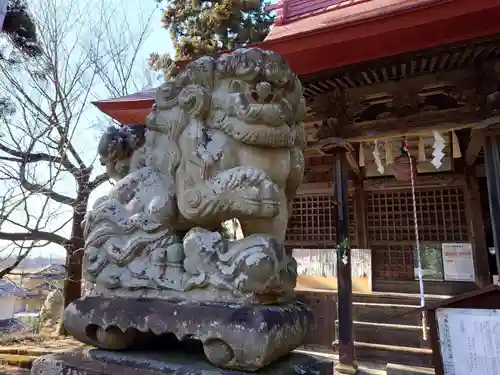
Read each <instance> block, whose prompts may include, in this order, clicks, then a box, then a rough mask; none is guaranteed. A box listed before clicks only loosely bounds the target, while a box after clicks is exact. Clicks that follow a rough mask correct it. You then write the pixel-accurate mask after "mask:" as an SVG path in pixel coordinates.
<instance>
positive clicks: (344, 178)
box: [333, 147, 357, 374]
mask: <svg viewBox="0 0 500 375" xmlns="http://www.w3.org/2000/svg"><path fill="white" fill-rule="evenodd" d="M334 168H335V169H334V171H333V186H334V189H335V190H334V195H335V198H336V201H337V218H336V240H337V280H338V320H339V330H338V337H339V347H338V349H339V364H338V365H337V366H336V367H335V373H336V374H356V373H357V366H356V363H355V354H354V337H353V318H352V275H351V246H350V243H349V199H348V188H347V183H348V162H347V154H346V150H345V147H344V148H339V149H337V150H336V155H335V167H334Z"/></svg>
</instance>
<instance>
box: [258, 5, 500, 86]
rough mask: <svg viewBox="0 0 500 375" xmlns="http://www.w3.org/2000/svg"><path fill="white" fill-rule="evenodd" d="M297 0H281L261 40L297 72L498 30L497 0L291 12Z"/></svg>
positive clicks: (323, 69)
mask: <svg viewBox="0 0 500 375" xmlns="http://www.w3.org/2000/svg"><path fill="white" fill-rule="evenodd" d="M297 1H299V0H283V4H282V9H281V25H275V26H274V27H273V29H272V30H271V32H270V33H269V35H268V37H267V38H266V40H265V41H264V42H263V43H261V45H260V46H261V47H262V48H265V49H270V50H273V51H276V52H278V53H280V54H281V55H282V56H283V57H285V58H286V59H287V61H288V63H289V65H290V66H291V68H292V69H293V70H294V71H295V72H296V73H297V74H298V75H299V76H304V75H308V74H311V73H315V72H320V71H325V70H328V69H333V68H338V67H342V66H346V65H350V64H356V63H360V62H363V61H371V60H375V59H378V58H382V57H387V56H393V55H397V54H401V53H407V52H411V51H418V50H423V49H427V48H431V47H436V46H440V45H445V44H450V43H455V42H461V41H466V40H470V39H475V38H482V37H486V36H491V35H495V34H498V33H500V22H498V19H500V18H499V17H500V1H499V0H350V1H342V2H336V1H334V0H329V2H328V1H327V0H324V3H323V8H322V9H321V8H314V7H313V6H312V5H311V7H310V8H309V13H307V12H305V10H306V9H305V8H304V9H302V10H300V9H296V8H290V9H292V10H293V9H295V13H291V14H287V9H288V8H287V4H289V5H290V4H295V2H297ZM305 2H306V1H304V3H305ZM318 2H319V0H312V1H311V2H307V3H313V4H318ZM327 4H330V5H327ZM299 10H300V12H299ZM278 13H279V12H278ZM290 17H294V19H295V20H294V21H293V22H290Z"/></svg>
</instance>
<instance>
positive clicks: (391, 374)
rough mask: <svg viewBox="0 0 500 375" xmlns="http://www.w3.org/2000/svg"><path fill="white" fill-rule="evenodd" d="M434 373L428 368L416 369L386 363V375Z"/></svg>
mask: <svg viewBox="0 0 500 375" xmlns="http://www.w3.org/2000/svg"><path fill="white" fill-rule="evenodd" d="M434 374H435V371H434V369H433V368H430V367H416V366H405V365H398V364H395V363H388V364H387V367H386V375H434Z"/></svg>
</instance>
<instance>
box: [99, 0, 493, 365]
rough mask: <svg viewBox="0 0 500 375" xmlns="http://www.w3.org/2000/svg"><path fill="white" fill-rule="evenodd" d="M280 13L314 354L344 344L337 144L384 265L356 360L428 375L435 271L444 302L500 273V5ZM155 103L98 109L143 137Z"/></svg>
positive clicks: (389, 3)
mask: <svg viewBox="0 0 500 375" xmlns="http://www.w3.org/2000/svg"><path fill="white" fill-rule="evenodd" d="M273 10H274V11H275V12H276V14H277V19H276V24H275V26H274V28H273V29H272V30H271V32H270V34H269V35H268V37H267V38H266V40H265V41H264V42H262V43H261V44H259V45H258V47H260V48H263V49H268V50H273V51H276V52H278V53H279V54H281V55H282V56H283V57H284V58H285V59H286V60H287V61H288V63H289V65H290V66H291V68H292V69H293V70H294V71H295V72H296V73H297V74H298V76H299V78H300V80H301V82H302V84H303V87H304V96H305V97H306V100H307V116H306V121H305V126H306V131H307V141H308V145H307V150H306V172H305V177H304V182H303V184H302V186H301V188H300V191H299V194H298V197H297V198H296V201H295V203H294V205H293V214H292V217H291V219H290V222H289V227H288V232H287V239H286V246H287V247H288V248H290V250H291V251H293V252H294V253H296V254H298V255H299V256H298V258H299V263H300V260H301V259H302V260H303V261H304V262H306V261H307V262H309V263H308V267H310V268H314V267H316V266H318V265H316V266H314V265H313V263H314V259H316V261H318V262H319V263H321V264H322V265H320V267H323V268H322V270H323V271H321V272H323V274H321V272H319V273H318V272H316V271H314V272H312V273H311V272H309V273H308V271H307V270H306V271H304V272H303V274H302V275H301V276H302V277H303V278H302V284H301V280H300V278H299V286H301V287H302V290H301V291H300V293H301V295H302V298H304V300H306V301H308V303H309V304H311V305H312V306H313V307H314V309H315V314H316V317H317V319H318V329H317V331H316V332H313V333H312V334H311V336H310V338H309V342H308V343H309V344H310V346H311V347H315V348H317V347H323V348H324V349H325V350H331V348H332V342H334V341H335V340H336V337H335V330H336V324H338V322H336V314H337V313H336V311H334V310H335V298H336V297H335V295H336V286H335V282H334V279H335V277H336V275H335V272H333V271H332V273H331V274H329V273H328V272H327V271H325V264H326V263H327V262H328V261H329V260H328V259H329V258H328V256H326V255H328V254H333V253H334V252H333V249H335V247H336V246H337V241H336V235H335V220H336V217H335V215H336V202H335V196H334V191H333V179H334V176H333V173H334V171H333V165H334V160H335V155H333V154H332V153H331V149H332V147H331V144H332V140H334V139H338V138H341V139H343V140H345V141H347V142H348V144H349V145H350V148H349V151H348V153H347V160H348V162H349V163H348V164H349V167H350V170H349V184H348V185H349V186H348V192H349V194H348V198H349V224H350V225H349V228H350V229H349V237H350V246H351V248H353V249H360V250H363V249H365V250H366V251H367V252H366V253H363V254H367V257H368V260H366V262H367V264H369V269H367V270H364V271H363V272H361V273H362V275H358V276H359V279H360V280H361V279H363V277H365V278H368V279H369V280H368V282H367V284H366V285H364V284H363V283H362V282H360V283H361V284H363V285H361V284H360V285H359V286H357V284H356V283H355V282H354V281H353V285H354V287H353V292H354V296H353V304H354V305H353V314H354V320H355V322H354V340H355V346H356V353H357V354H356V355H357V356H358V355H359V356H361V357H367V358H379V359H380V358H382V359H383V357H384V355H388V354H387V353H392V354H394V353H399V355H400V358H401V362H403V363H416V364H419V365H426V364H428V363H430V362H429V361H430V349H429V346H428V345H427V344H426V343H425V342H423V341H422V338H421V330H420V327H419V324H420V323H419V320H418V316H417V317H416V320H415V318H410V317H402V316H399V318H398V317H397V316H398V314H397V312H398V311H400V310H401V311H403V310H404V308H405V306H406V307H412V306H413V307H415V306H417V307H418V305H419V303H420V302H419V298H420V294H421V292H422V288H421V286H420V285H419V272H420V273H421V276H422V279H423V292H424V293H425V296H426V298H428V299H430V300H439V299H440V298H442V296H449V295H456V294H460V293H464V292H467V291H471V290H474V289H477V288H479V287H482V286H485V285H488V284H491V283H492V281H493V279H492V278H493V276H494V275H498V270H497V268H498V267H497V260H496V257H495V250H494V249H495V247H497V248H498V236H499V234H500V229H499V230H496V229H495V228H496V227H498V226H499V225H500V204H499V202H498V198H499V196H498V195H495V194H498V191H499V185H498V179H499V178H500V177H499V175H498V174H497V177H495V173H500V170H498V169H494V167H495V165H496V164H495V163H496V161H498V166H497V168H500V160H499V154H498V150H499V148H498V137H497V135H498V131H497V130H495V126H496V125H497V123H500V119H499V118H497V117H496V116H497V110H498V109H500V91H499V90H500V85H499V82H500V81H499V77H500V22H499V21H498V20H500V0H488V1H479V0H476V1H471V0H281V2H279V3H278V4H276V5H274V6H273ZM153 100H154V90H151V91H147V92H143V93H139V94H135V95H132V96H129V97H123V98H116V99H109V100H105V101H101V102H97V103H95V104H96V105H97V106H98V108H99V109H100V110H102V111H103V112H104V113H107V114H108V115H110V116H111V117H113V118H115V119H116V120H118V121H119V122H121V123H123V124H142V123H144V121H145V118H146V116H147V115H148V113H149V112H150V109H151V105H152V103H153ZM406 148H407V150H408V151H409V154H410V155H411V157H412V159H409V158H408V155H407V154H406V153H405V152H404V151H405V149H406ZM402 149H403V150H402ZM410 160H412V163H410ZM410 167H411V168H410ZM411 171H413V172H414V173H413V178H411V177H412V174H411ZM495 171H496V172H495ZM495 196H496V201H495ZM492 199H493V201H492ZM415 214H416V215H415ZM415 217H416V221H415ZM417 244H418V246H419V249H420V258H421V262H420V263H421V267H420V270H419V267H418V261H417V255H416V254H417V252H416V250H417ZM304 254H307V255H304ZM325 254H326V255H325ZM352 254H354V251H353V253H352ZM360 254H361V253H360ZM353 256H354V255H353ZM307 257H309V260H307V259H306V258H307ZM335 261H336V260H335ZM363 262H365V261H364V260H360V261H359V262H358V263H359V264H355V263H354V260H353V265H352V267H353V268H355V267H361V266H360V264H361V263H363ZM299 265H300V264H299ZM364 266H365V268H366V264H364ZM304 267H305V266H304ZM304 267H303V270H304ZM306 268H307V267H306ZM353 272H354V271H353ZM353 277H354V276H353ZM321 278H324V279H325V280H324V281H322V279H321ZM329 278H330V279H329ZM332 280H333V281H332ZM353 280H354V279H353ZM322 283H323V284H322ZM322 285H323V286H322ZM356 288H357V289H359V290H356ZM389 310H390V312H391V313H392V315H391V314H389V312H388V311H389ZM384 314H385V315H384ZM390 317H392V320H391V319H389V318H390ZM384 319H385V320H384ZM411 319H414V320H411ZM410 320H411V321H410ZM394 325H398V326H405V327H406V328H404V329H403V328H401V327H399V328H398V327H395V326H394ZM381 327H382V328H381ZM408 327H410V328H408ZM412 327H413V328H412ZM380 329H383V330H384V332H386V333H387V334H386V335H380V332H381V331H380ZM382 336H384V337H382ZM377 345H378V346H377ZM398 348H406V349H404V350H403V349H401V350H400V349H398ZM408 348H409V349H408ZM384 353H385V354H384ZM392 354H391V355H392Z"/></svg>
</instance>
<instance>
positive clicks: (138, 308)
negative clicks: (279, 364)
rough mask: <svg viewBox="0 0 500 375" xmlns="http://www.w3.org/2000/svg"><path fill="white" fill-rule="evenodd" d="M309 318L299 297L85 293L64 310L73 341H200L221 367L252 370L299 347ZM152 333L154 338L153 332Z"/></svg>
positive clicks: (120, 344)
mask: <svg viewBox="0 0 500 375" xmlns="http://www.w3.org/2000/svg"><path fill="white" fill-rule="evenodd" d="M312 322H313V316H312V313H311V311H310V310H309V309H308V308H307V307H306V306H305V305H304V304H302V303H300V302H290V303H288V304H283V305H277V306H265V305H236V304H228V303H200V302H178V301H167V300H153V299H127V298H105V297H86V298H82V299H79V300H77V301H74V302H73V303H72V304H70V305H69V306H68V308H67V309H66V311H65V313H64V326H65V328H66V329H67V330H68V332H69V333H71V334H72V335H73V336H74V337H75V338H76V339H77V340H79V341H81V342H83V343H86V344H90V345H95V346H97V347H99V348H102V349H111V350H123V349H127V348H132V347H141V348H143V347H145V346H146V344H147V343H152V342H155V345H161V344H162V342H165V341H168V338H170V339H171V338H172V335H175V337H176V338H177V339H178V340H180V341H181V342H182V341H186V340H188V339H196V340H199V341H200V342H201V343H202V345H203V351H204V353H205V355H206V357H207V358H208V360H209V361H210V362H211V363H213V364H214V365H216V366H218V367H221V368H230V369H238V370H244V371H256V370H258V369H260V368H261V367H263V366H266V365H268V364H270V363H271V362H273V361H275V360H277V359H278V358H280V357H282V356H284V355H286V354H288V353H289V352H290V351H292V350H294V349H296V348H297V347H298V346H300V345H301V344H302V342H303V340H304V338H305V336H306V334H307V331H308V329H309V326H310V325H311V324H312ZM155 336H156V337H155Z"/></svg>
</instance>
